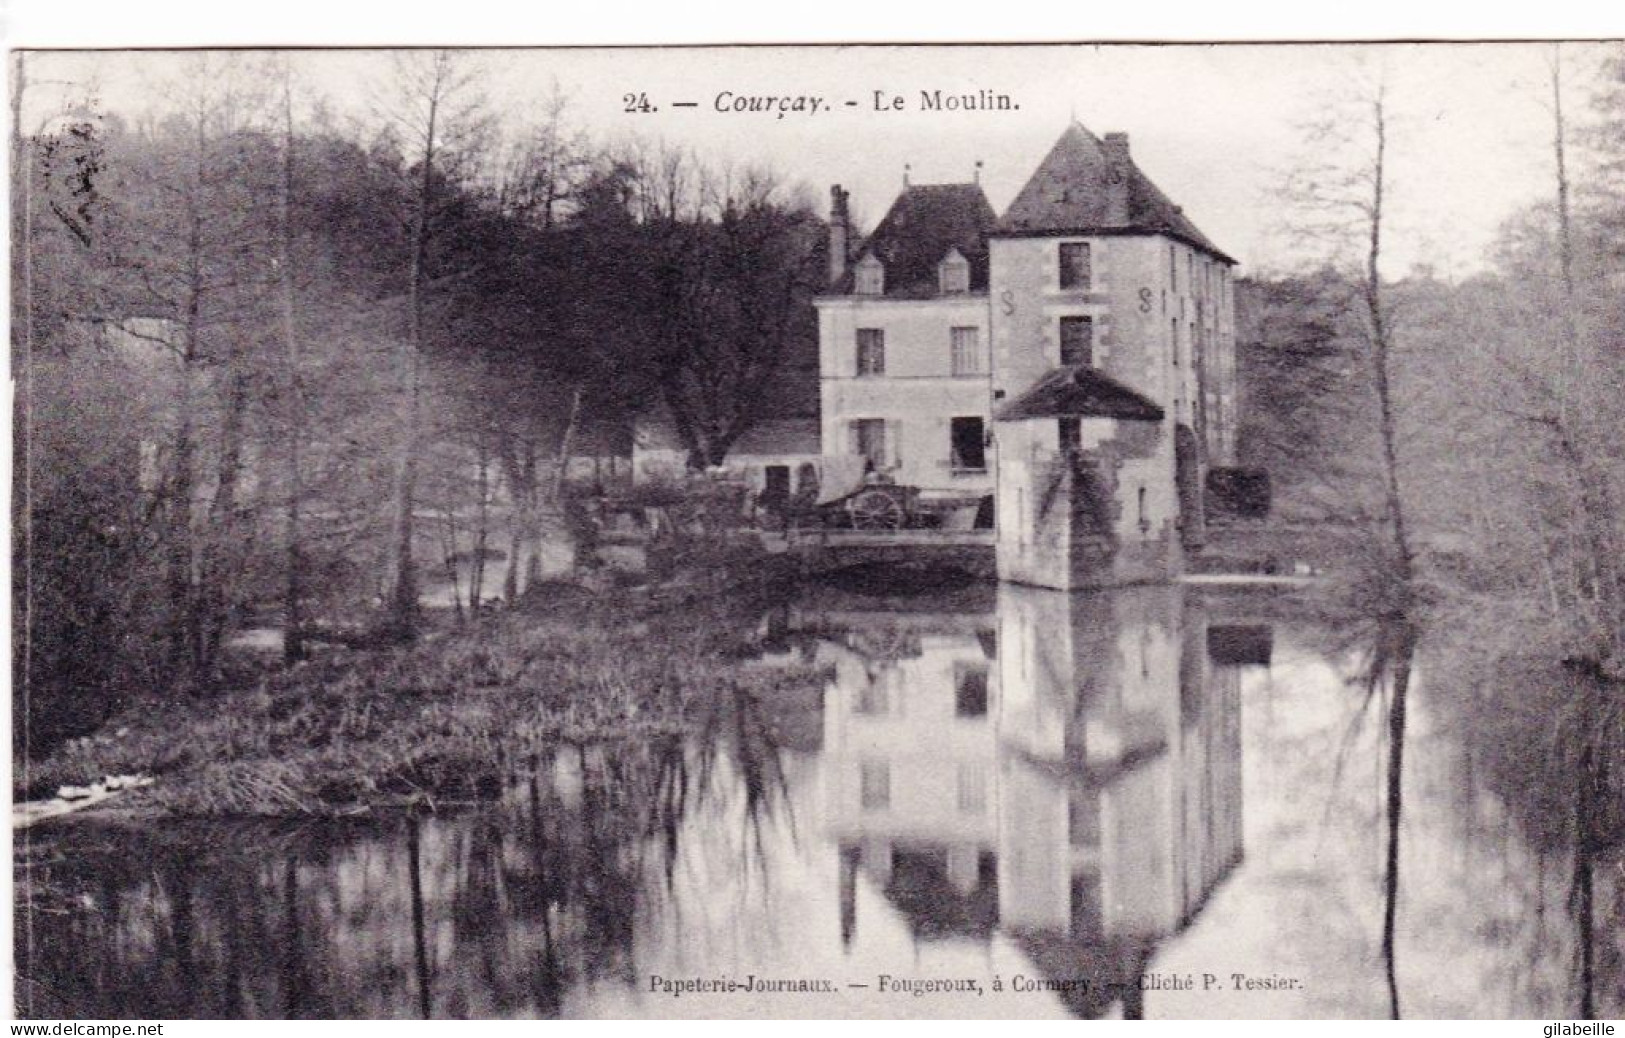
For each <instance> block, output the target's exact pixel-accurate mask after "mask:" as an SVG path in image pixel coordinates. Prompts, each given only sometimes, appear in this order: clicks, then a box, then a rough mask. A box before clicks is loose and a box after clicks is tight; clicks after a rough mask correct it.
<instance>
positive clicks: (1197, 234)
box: [993, 123, 1235, 263]
mask: <svg viewBox="0 0 1625 1038" xmlns="http://www.w3.org/2000/svg"><path fill="white" fill-rule="evenodd" d="M1107 136H1108V137H1112V136H1113V135H1111V134H1108V135H1107ZM1127 152H1128V141H1127V139H1126V138H1125V139H1123V140H1122V141H1121V152H1120V154H1121V158H1120V159H1117V158H1114V154H1113V148H1112V145H1111V143H1109V142H1107V141H1102V140H1101V139H1100V138H1099V137H1096V136H1095V135H1094V134H1092V133H1090V132H1089V131H1088V130H1087V129H1085V128H1084V127H1083V126H1082V125H1080V124H1078V123H1073V124H1072V125H1070V126H1068V127H1067V128H1066V132H1064V133H1062V134H1061V138H1060V140H1058V141H1056V142H1055V147H1053V148H1051V149H1050V153H1049V155H1047V156H1046V157H1045V158H1044V161H1043V162H1042V163H1040V164H1039V167H1038V169H1037V171H1036V172H1034V173H1033V175H1032V177H1030V178H1029V179H1028V181H1027V184H1026V186H1025V187H1023V188H1022V189H1021V192H1020V193H1019V194H1017V195H1016V200H1015V201H1014V202H1011V203H1010V208H1009V209H1008V210H1007V211H1006V212H1005V214H1004V218H1003V219H1001V220H1000V221H999V222H998V225H997V227H995V229H994V231H993V233H994V234H997V235H1004V236H1010V237H1016V236H1020V235H1028V234H1035V233H1036V234H1061V233H1074V234H1164V235H1167V236H1168V237H1170V238H1174V239H1176V240H1178V241H1182V242H1184V243H1185V244H1187V245H1191V246H1193V247H1195V248H1198V249H1201V250H1203V251H1204V252H1207V253H1210V254H1211V255H1213V256H1215V257H1217V258H1219V259H1221V260H1224V261H1225V262H1227V263H1234V262H1235V260H1233V259H1231V257H1229V256H1227V255H1226V254H1225V253H1224V252H1223V251H1222V250H1220V249H1219V247H1218V246H1217V245H1214V244H1213V243H1212V242H1211V241H1209V240H1208V239H1207V236H1206V235H1204V234H1203V233H1202V232H1201V231H1199V230H1197V228H1196V225H1195V224H1193V223H1191V221H1190V220H1189V219H1188V218H1187V217H1186V216H1185V214H1184V213H1183V212H1181V211H1180V208H1179V207H1178V206H1177V205H1175V204H1174V203H1173V202H1172V201H1170V200H1169V198H1168V196H1167V195H1165V194H1163V193H1162V191H1161V189H1160V188H1158V187H1157V185H1155V184H1153V183H1152V182H1151V180H1150V178H1149V177H1147V176H1146V175H1145V173H1144V172H1142V171H1141V170H1140V167H1139V166H1137V165H1135V164H1134V160H1133V159H1132V158H1130V157H1129V156H1128V154H1127ZM1114 167H1115V169H1114ZM1114 174H1115V175H1114ZM1114 192H1115V197H1114Z"/></svg>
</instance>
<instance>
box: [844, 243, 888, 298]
mask: <svg viewBox="0 0 1625 1038" xmlns="http://www.w3.org/2000/svg"><path fill="white" fill-rule="evenodd" d="M852 277H853V284H852V288H853V291H855V292H856V293H857V294H858V295H860V296H878V295H884V294H885V292H886V268H885V266H884V265H883V264H882V263H881V262H880V260H878V259H876V258H875V255H874V253H872V252H871V253H868V254H866V255H865V256H864V257H863V258H862V259H860V260H858V264H857V266H856V267H854V268H853V269H852Z"/></svg>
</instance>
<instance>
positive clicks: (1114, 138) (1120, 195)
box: [1103, 133, 1133, 227]
mask: <svg viewBox="0 0 1625 1038" xmlns="http://www.w3.org/2000/svg"><path fill="white" fill-rule="evenodd" d="M1103 143H1104V145H1105V151H1106V224H1107V226H1109V227H1127V226H1128V224H1129V209H1128V184H1129V179H1130V177H1131V172H1130V171H1131V170H1132V168H1133V165H1132V163H1131V162H1130V161H1129V157H1128V134H1126V133H1108V134H1107V135H1106V138H1105V141H1104V142H1103Z"/></svg>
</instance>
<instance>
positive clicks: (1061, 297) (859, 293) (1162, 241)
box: [817, 125, 1237, 588]
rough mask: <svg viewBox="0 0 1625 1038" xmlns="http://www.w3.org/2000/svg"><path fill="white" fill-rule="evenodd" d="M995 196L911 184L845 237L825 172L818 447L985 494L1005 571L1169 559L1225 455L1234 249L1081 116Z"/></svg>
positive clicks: (1152, 565)
mask: <svg viewBox="0 0 1625 1038" xmlns="http://www.w3.org/2000/svg"><path fill="white" fill-rule="evenodd" d="M990 217H991V210H990V209H988V208H987V203H986V199H985V198H984V197H983V196H982V193H981V188H980V187H979V186H977V185H973V184H954V185H932V186H926V187H920V186H916V187H910V188H907V189H905V191H904V193H903V194H902V195H901V196H899V198H898V200H897V202H896V203H895V204H894V205H893V207H892V209H891V211H890V212H889V213H888V214H887V216H886V218H885V219H884V220H883V221H882V222H881V224H880V226H879V227H877V228H876V231H875V233H874V235H872V236H871V237H870V239H869V240H868V241H867V242H865V243H862V245H861V246H860V247H858V248H857V249H856V251H855V253H854V254H853V255H846V252H848V251H849V246H850V244H851V243H852V242H853V236H852V234H851V230H850V228H849V227H848V226H847V222H846V195H845V193H844V192H842V191H841V190H840V189H839V188H838V187H837V188H835V189H834V206H833V211H832V220H831V223H832V233H831V267H830V271H831V278H832V286H831V290H830V291H829V292H828V293H826V294H825V295H823V296H821V297H820V298H819V300H818V302H817V305H818V309H819V336H820V346H819V349H820V373H821V378H820V385H821V392H820V396H821V405H822V413H821V425H822V429H821V432H822V440H823V451H824V453H825V454H826V455H829V454H864V455H866V456H868V458H869V460H870V463H871V467H872V469H873V471H874V473H875V475H876V476H877V477H878V478H882V479H890V480H892V481H894V482H897V483H901V484H906V485H909V486H914V487H918V488H920V489H921V491H922V494H923V495H924V496H930V495H933V494H948V495H951V494H955V493H957V494H962V495H963V494H971V495H981V494H991V495H993V496H994V499H995V509H994V512H995V514H996V526H997V529H998V533H997V545H998V558H999V575H1000V577H1001V578H1002V579H1005V580H1011V581H1015V582H1019V583H1027V584H1034V585H1039V586H1044V587H1054V588H1074V587H1091V586H1107V585H1117V584H1129V583H1141V582H1157V581H1165V580H1168V579H1171V578H1173V577H1175V576H1177V575H1178V574H1179V573H1180V572H1181V570H1182V568H1183V564H1184V556H1185V554H1186V552H1187V551H1189V550H1193V549H1196V548H1199V547H1200V546H1201V544H1202V541H1203V538H1204V529H1205V516H1204V510H1203V483H1204V481H1205V477H1206V475H1207V472H1208V470H1209V469H1210V468H1212V467H1214V466H1228V465H1232V464H1233V463H1234V457H1235V438H1236V407H1237V400H1236V387H1235V382H1236V372H1235V307H1234V289H1233V282H1232V277H1231V271H1230V268H1231V266H1232V264H1233V261H1232V260H1231V259H1230V258H1229V257H1227V256H1226V255H1224V253H1222V252H1220V251H1219V250H1218V249H1217V247H1215V246H1214V245H1212V243H1211V242H1209V241H1208V240H1207V239H1206V238H1205V237H1203V236H1202V234H1201V232H1200V231H1199V230H1197V229H1196V228H1195V226H1194V225H1192V224H1191V223H1190V221H1189V220H1187V219H1186V218H1185V217H1184V215H1183V213H1182V212H1181V210H1180V209H1179V207H1177V206H1175V205H1173V204H1172V203H1171V202H1170V201H1169V200H1168V199H1167V198H1166V197H1165V196H1163V195H1162V193H1161V192H1160V191H1159V190H1158V189H1157V188H1156V187H1155V186H1154V185H1153V184H1151V182H1150V181H1149V180H1148V179H1147V178H1146V177H1145V175H1144V174H1143V173H1142V172H1140V170H1139V169H1138V167H1136V166H1135V165H1134V164H1133V162H1132V160H1131V159H1130V158H1129V152H1128V139H1127V137H1126V136H1124V135H1122V134H1108V135H1106V138H1105V139H1104V140H1101V139H1099V138H1096V137H1094V135H1092V134H1090V133H1089V132H1088V131H1087V130H1085V129H1083V128H1082V127H1081V126H1077V125H1073V126H1071V127H1068V129H1067V131H1066V132H1065V133H1064V134H1063V135H1062V136H1061V138H1060V140H1059V141H1058V142H1057V143H1056V145H1055V147H1054V149H1053V150H1052V151H1051V153H1050V155H1049V156H1048V157H1047V158H1046V159H1045V160H1044V162H1043V163H1042V164H1041V165H1040V166H1039V168H1038V170H1037V171H1036V172H1035V173H1034V175H1033V177H1032V179H1031V180H1030V181H1029V182H1028V184H1027V186H1026V187H1025V188H1023V190H1022V192H1021V193H1020V194H1019V195H1018V196H1017V198H1016V200H1015V201H1014V202H1013V203H1012V205H1011V207H1010V210H1009V211H1008V212H1007V213H1006V214H1005V216H1004V217H1002V218H1000V219H997V220H991V219H990ZM972 338H974V342H975V343H976V350H977V351H978V353H977V358H976V360H975V361H974V362H971V361H969V360H968V358H967V355H966V352H965V350H964V348H963V346H964V343H966V342H968V341H971V339H972ZM1068 372H1072V373H1074V374H1075V375H1076V378H1077V381H1076V383H1075V384H1074V383H1071V382H1067V381H1066V376H1067V373H1068ZM1058 377H1059V381H1058V380H1057V379H1058ZM1045 386H1047V387H1048V388H1043V387H1045ZM1034 393H1037V394H1038V397H1034V396H1033V394H1034ZM974 432H980V433H981V435H982V444H981V445H980V446H973V445H972V439H973V433H974ZM967 461H971V462H974V463H975V464H967Z"/></svg>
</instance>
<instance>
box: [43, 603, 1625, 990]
mask: <svg viewBox="0 0 1625 1038" xmlns="http://www.w3.org/2000/svg"><path fill="white" fill-rule="evenodd" d="M1282 615H1291V613H1290V610H1283V609H1282V608H1280V607H1279V604H1278V603H1275V602H1273V600H1271V599H1268V598H1261V597H1257V596H1255V595H1245V594H1242V595H1237V594H1231V595H1223V596H1216V595H1211V594H1209V595H1201V594H1198V593H1196V592H1194V591H1186V590H1181V589H1177V588H1146V589H1135V590H1127V591H1119V592H1114V593H1111V594H1095V595H1066V594H1062V593H1058V592H1050V591H1038V590H1028V589H1021V588H1014V587H1008V586H1007V587H1000V588H997V589H994V588H986V587H975V586H973V587H969V588H963V589H960V590H959V591H957V592H955V593H953V594H938V595H929V596H920V597H880V596H873V595H865V594H862V593H859V592H857V591H851V590H847V591H843V590H841V589H838V588H822V589H819V590H817V591H812V592H808V593H807V594H805V595H803V596H801V597H800V598H798V599H797V600H796V601H794V602H792V603H790V604H788V605H787V606H785V607H783V608H781V609H778V610H775V611H774V612H773V613H772V614H771V615H769V616H767V617H765V618H764V619H763V621H762V626H761V629H760V632H759V635H760V637H759V641H760V645H761V652H760V658H759V659H757V660H755V661H754V663H753V665H757V666H762V667H773V666H775V665H778V664H779V663H783V662H789V661H794V662H799V663H807V662H811V663H815V664H817V665H819V666H821V667H823V668H825V673H826V674H827V680H826V681H825V683H824V688H823V690H822V695H821V696H801V697H799V698H798V697H797V696H796V695H794V694H787V695H786V697H785V698H784V699H783V700H782V701H761V700H748V699H744V698H741V697H738V696H731V695H722V696H719V705H718V708H717V710H716V712H715V714H714V716H712V717H711V719H710V722H709V723H708V724H707V726H706V730H705V731H703V732H702V733H700V734H698V735H696V736H694V737H692V738H688V739H684V740H673V741H670V742H666V743H656V744H639V745H635V746H634V745H613V744H610V745H594V746H559V747H556V748H555V749H554V750H553V752H551V753H550V754H547V755H544V756H542V757H539V758H537V759H536V760H534V761H533V762H531V763H530V765H529V766H527V767H525V768H524V769H522V770H521V772H520V773H517V774H516V775H515V776H514V781H513V783H512V785H511V787H510V788H509V790H508V792H507V794H506V795H505V797H504V798H503V800H502V801H501V802H500V803H498V804H494V805H488V806H485V807H470V808H459V809H444V810H442V811H441V812H440V813H438V814H434V815H422V816H413V817H407V816H402V815H393V816H388V817H360V818H354V819H344V820H336V821H334V820H327V821H320V822H303V823H291V822H290V823H265V822H253V821H236V822H207V823H204V822H186V823H175V822H166V823H162V824H134V823H129V822H113V821H95V822H92V821H82V820H81V821H63V822H59V823H49V824H46V825H42V826H40V827H38V828H37V829H36V830H34V831H32V833H31V836H30V840H29V844H28V845H27V846H25V847H22V848H21V854H20V859H19V860H20V861H23V862H25V863H26V865H25V866H20V868H21V871H20V872H19V875H18V880H19V885H18V894H17V897H18V905H19V907H18V915H17V926H16V942H17V962H18V965H19V974H20V978H21V979H20V980H19V986H18V1012H19V1014H20V1015H39V1016H74V1017H80V1018H88V1017H101V1018H107V1017H119V1018H154V1017H182V1018H197V1017H244V1016H246V1017H283V1016H290V1017H300V1016H313V1017H414V1016H432V1017H480V1018H486V1017H554V1016H565V1017H736V1016H811V1017H831V1016H854V1017H887V1016H929V1017H1071V1016H1092V1017H1117V1016H1144V1017H1225V1018H1233V1017H1273V1016H1292V1017H1381V1016H1387V1015H1388V1014H1389V1013H1390V1012H1391V1008H1392V1004H1391V1001H1390V990H1389V987H1388V985H1387V982H1386V979H1385V978H1386V967H1387V962H1386V961H1385V959H1384V957H1383V954H1382V928H1383V915H1384V906H1385V901H1384V882H1383V881H1384V868H1385V860H1386V858H1385V855H1386V851H1387V843H1386V840H1387V821H1386V819H1387V811H1388V809H1389V808H1388V799H1387V796H1386V787H1385V782H1386V768H1387V764H1388V749H1389V746H1388V742H1387V734H1386V729H1385V726H1384V724H1383V723H1382V709H1383V705H1384V703H1385V691H1384V688H1383V685H1382V683H1381V682H1378V683H1377V685H1376V686H1374V687H1375V692H1374V694H1371V695H1368V686H1367V685H1366V684H1364V683H1362V682H1361V681H1359V680H1358V677H1359V675H1360V674H1361V672H1362V668H1363V667H1364V663H1365V654H1364V653H1363V651H1362V649H1361V646H1360V645H1359V644H1358V643H1357V639H1354V640H1352V642H1351V638H1350V637H1349V636H1348V632H1346V631H1340V630H1328V629H1324V628H1319V627H1316V626H1314V625H1310V624H1305V623H1299V622H1293V621H1283V620H1280V619H1276V617H1279V616H1282ZM1447 669H1448V667H1447V665H1445V666H1441V665H1440V664H1437V663H1435V662H1433V661H1430V660H1428V659H1427V658H1426V655H1425V653H1424V654H1423V658H1422V659H1421V660H1420V661H1419V663H1418V668H1417V672H1416V675H1415V677H1414V678H1413V680H1412V683H1411V688H1410V717H1409V724H1408V727H1407V732H1406V737H1405V758H1404V759H1405V769H1404V772H1403V783H1402V789H1403V808H1404V809H1403V812H1402V815H1401V818H1402V825H1401V844H1400V847H1401V854H1400V862H1401V866H1400V874H1399V879H1400V882H1399V895H1398V901H1397V903H1396V912H1395V918H1396V924H1395V939H1394V956H1393V960H1394V961H1393V967H1394V975H1395V988H1396V991H1397V994H1398V998H1399V1004H1400V1006H1401V1011H1402V1013H1403V1015H1406V1016H1417V1017H1507V1016H1513V1017H1556V1018H1562V1017H1571V1016H1575V1015H1578V1014H1580V1013H1582V1012H1587V1011H1589V1012H1591V1013H1595V1014H1599V1015H1602V1016H1616V1017H1617V1016H1619V1015H1621V1013H1622V1012H1625V996H1622V994H1621V988H1622V977H1625V968H1622V966H1621V959H1622V958H1625V954H1622V935H1621V927H1622V920H1625V853H1622V851H1621V848H1620V845H1619V843H1618V842H1617V841H1609V840H1608V839H1604V838H1599V837H1598V834H1597V833H1595V832H1592V833H1591V834H1590V836H1589V837H1588V838H1587V839H1584V840H1578V839H1577V838H1576V833H1577V830H1576V828H1575V826H1574V825H1573V824H1572V819H1571V821H1570V823H1564V822H1563V821H1562V819H1561V818H1556V814H1554V812H1557V813H1558V814H1560V813H1561V811H1560V810H1559V809H1558V808H1553V807H1551V806H1550V804H1549V803H1548V801H1550V802H1552V803H1557V804H1560V805H1561V804H1563V803H1566V802H1567V800H1566V799H1565V797H1563V796H1562V795H1557V796H1555V797H1554V796H1552V790H1551V789H1549V788H1548V789H1544V790H1541V791H1538V792H1539V793H1540V794H1541V795H1543V796H1544V797H1545V799H1544V800H1543V799H1541V795H1537V792H1535V791H1531V790H1530V789H1529V788H1526V787H1532V786H1534V785H1537V784H1545V785H1546V786H1561V785H1562V784H1563V783H1564V782H1565V781H1567V779H1566V778H1565V777H1564V776H1563V775H1561V774H1557V773H1553V774H1550V775H1548V774H1544V773H1542V774H1533V773H1532V774H1531V775H1530V776H1529V779H1530V780H1529V781H1528V782H1523V783H1520V782H1519V781H1518V780H1517V777H1516V776H1517V774H1518V768H1517V767H1511V768H1509V767H1508V766H1507V765H1506V761H1505V758H1506V753H1505V752H1504V751H1506V749H1507V747H1505V746H1502V745H1498V744H1493V743H1492V744H1489V745H1485V744H1484V742H1483V740H1482V739H1480V738H1478V737H1477V736H1476V735H1475V732H1477V731H1478V730H1479V729H1480V728H1482V726H1475V725H1474V724H1473V723H1470V722H1469V721H1467V720H1464V715H1463V713H1462V707H1461V704H1460V702H1459V701H1458V697H1455V696H1453V695H1448V694H1446V692H1445V691H1444V689H1445V687H1446V683H1445V682H1443V681H1435V680H1433V678H1434V673H1435V671H1438V672H1441V673H1442V672H1444V671H1445V670H1447ZM1492 727H1493V726H1492ZM1499 738H1500V739H1501V740H1502V741H1503V742H1504V741H1505V736H1504V735H1502V736H1500V737H1499ZM1509 772H1510V773H1511V774H1512V775H1513V778H1512V779H1511V780H1509V779H1508V778H1507V776H1508V774H1509ZM1615 778H1616V780H1617V776H1616V777H1615ZM1586 788H1592V787H1586ZM1602 788H1617V786H1608V785H1606V784H1603V786H1602ZM1593 806H1595V805H1593ZM1542 812H1544V814H1543V813H1542ZM1605 813H1606V812H1605ZM1565 817H1566V816H1565ZM1574 817H1581V815H1575V816H1574ZM1585 817H1591V818H1595V817H1597V812H1596V811H1593V812H1592V813H1591V814H1590V815H1588V816H1585ZM1554 818H1556V820H1555V821H1554ZM1577 848H1579V851H1578V853H1579V857H1578V859H1577V856H1576V855H1577ZM1577 864H1578V866H1579V867H1578V868H1577V867H1576V866H1577ZM1582 877H1583V879H1584V881H1583V882H1582ZM1582 893H1583V896H1582ZM764 988H765V989H766V990H764Z"/></svg>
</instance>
